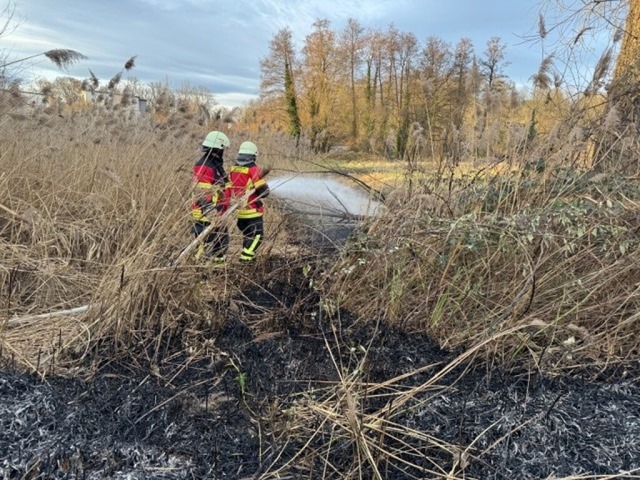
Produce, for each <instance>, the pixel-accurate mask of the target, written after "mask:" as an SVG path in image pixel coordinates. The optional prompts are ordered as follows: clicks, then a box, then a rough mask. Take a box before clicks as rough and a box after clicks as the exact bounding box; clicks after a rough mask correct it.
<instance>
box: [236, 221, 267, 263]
mask: <svg viewBox="0 0 640 480" xmlns="http://www.w3.org/2000/svg"><path fill="white" fill-rule="evenodd" d="M237 225H238V228H239V229H240V231H241V232H242V252H241V253H240V260H243V261H251V260H253V259H254V258H255V256H256V250H257V249H258V247H259V246H260V244H261V243H262V238H263V236H264V222H263V220H262V217H255V218H239V219H238V223H237Z"/></svg>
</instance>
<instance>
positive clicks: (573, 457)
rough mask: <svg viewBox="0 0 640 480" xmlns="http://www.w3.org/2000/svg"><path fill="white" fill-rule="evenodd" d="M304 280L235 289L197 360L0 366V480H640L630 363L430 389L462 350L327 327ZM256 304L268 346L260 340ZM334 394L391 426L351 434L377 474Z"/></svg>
mask: <svg viewBox="0 0 640 480" xmlns="http://www.w3.org/2000/svg"><path fill="white" fill-rule="evenodd" d="M301 270H302V269H300V272H298V277H297V278H287V279H275V280H273V281H271V282H270V283H269V288H268V289H267V290H268V291H266V292H259V293H255V292H254V293H252V292H250V291H247V292H245V295H244V296H243V301H244V305H245V307H243V308H242V309H241V310H240V311H239V312H236V314H234V315H233V316H231V318H229V319H228V320H227V322H226V323H225V325H224V326H222V327H221V328H220V329H219V330H216V331H215V332H213V331H212V332H211V333H210V338H209V340H210V342H209V343H208V345H209V347H207V348H206V349H205V350H203V351H201V352H200V353H199V354H198V355H192V354H189V352H188V351H186V350H184V349H183V350H182V351H181V350H180V349H176V351H170V350H169V351H167V354H166V356H165V358H164V360H163V361H162V362H161V363H160V364H159V365H148V366H147V367H145V368H141V367H140V366H139V365H140V364H139V363H138V364H137V366H136V368H133V367H131V365H132V363H131V362H127V361H120V362H110V363H105V364H104V365H103V368H101V369H100V370H99V371H98V372H97V373H96V375H95V376H93V377H92V378H91V379H87V380H83V379H80V378H70V377H65V376H53V375H49V376H46V377H45V378H42V377H40V376H37V375H31V374H27V373H24V372H20V371H17V370H16V369H15V368H14V365H13V364H12V362H11V359H8V358H6V357H1V356H0V478H3V479H13V478H24V479H31V478H41V479H58V478H60V479H61V478H78V479H79V478H86V479H102V478H110V479H187V478H188V479H219V478H229V479H248V478H253V479H258V478H283V479H284V478H290V479H294V478H295V479H298V478H314V479H315V478H327V479H343V478H366V479H368V478H376V477H375V476H374V468H375V469H377V470H378V472H380V475H381V477H382V478H385V479H405V478H446V475H447V473H448V472H454V474H455V476H452V477H450V478H467V479H472V478H475V479H510V480H511V479H516V478H517V479H540V478H559V477H568V476H579V475H585V476H589V475H591V476H594V475H610V476H609V477H607V478H640V375H639V372H640V364H638V365H635V368H631V369H629V368H627V369H626V370H625V371H622V370H611V371H607V372H600V373H599V375H595V374H594V372H589V371H584V372H581V374H575V375H572V376H563V377H560V376H557V377H553V378H551V377H545V376H542V375H539V374H537V373H535V372H526V371H519V370H518V369H515V368H514V369H511V370H509V371H504V370H500V369H495V368H492V369H487V367H486V366H483V365H484V364H477V365H474V364H467V365H464V366H459V367H457V368H455V369H453V370H452V371H451V372H450V373H448V374H447V375H444V376H443V377H442V378H441V379H440V380H438V381H437V382H435V383H434V384H433V385H431V386H429V388H427V387H426V386H427V385H428V384H429V382H430V381H431V379H433V378H434V377H435V376H436V375H437V374H438V373H439V372H440V371H442V369H443V368H445V367H446V365H448V364H449V362H450V361H451V360H453V359H454V358H455V357H456V356H457V354H458V353H460V352H450V351H445V350H442V349H440V348H439V347H438V346H437V345H436V344H434V343H433V342H432V341H431V340H430V339H429V338H428V337H426V336H424V335H420V334H417V333H412V332H407V331H403V330H398V329H394V328H391V327H389V326H386V325H384V324H382V323H379V324H376V323H375V322H371V323H369V324H366V325H365V324H358V323H354V322H352V321H350V319H349V317H348V316H347V315H344V316H341V317H340V324H339V325H337V324H336V323H332V321H330V320H328V319H327V318H325V317H324V316H323V315H322V310H321V309H319V308H318V304H317V301H318V299H317V298H314V296H313V292H312V291H311V290H310V289H308V288H307V287H306V286H305V285H306V284H308V281H306V280H305V277H304V276H303V275H302V272H301ZM305 282H306V283H305ZM274 298H278V302H277V305H276V304H275V303H274V302H273V299H274ZM247 300H249V302H247ZM257 306H259V307H260V308H257ZM265 309H266V310H269V309H271V310H272V311H273V325H272V328H270V329H269V331H270V332H271V333H270V334H268V335H265V334H264V333H258V332H257V330H256V328H255V324H256V321H257V320H256V319H257V318H264V312H265ZM212 310H214V309H212ZM336 321H337V320H333V322H336ZM184 328H185V331H186V329H187V325H185V326H184ZM631 367H634V366H633V365H632V366H631ZM345 382H351V383H350V384H349V385H350V387H349V388H351V392H352V396H353V397H354V398H355V400H352V401H353V403H354V404H355V408H354V410H355V411H357V412H358V413H357V415H358V416H359V418H360V419H361V421H362V419H365V418H369V419H371V418H384V417H385V412H389V413H390V415H389V416H388V418H385V420H386V421H387V422H388V423H387V425H388V427H387V428H388V431H385V432H381V431H379V430H376V429H375V428H373V427H364V426H363V425H364V423H361V424H360V426H359V427H355V429H359V430H360V433H361V434H362V437H364V438H367V439H369V441H370V447H371V448H373V447H374V446H375V447H376V448H379V450H375V453H376V458H378V459H379V461H378V462H377V463H376V464H375V467H373V466H372V464H371V463H370V462H367V461H361V462H358V459H362V456H361V455H360V452H361V451H360V450H358V444H357V442H356V440H354V437H353V436H352V435H349V432H348V431H347V430H345V429H344V428H342V427H341V425H342V426H343V425H345V424H348V423H349V421H351V420H350V417H349V413H348V412H349V409H347V408H345V409H343V410H344V411H345V412H346V413H345V414H344V418H346V420H345V419H342V420H341V417H339V416H335V415H333V416H332V413H331V412H340V411H342V410H340V408H341V407H340V405H342V403H341V402H342V401H343V400H337V399H338V398H339V397H340V396H341V395H342V393H344V391H345V388H346V387H344V386H342V387H341V385H344V384H345ZM384 382H387V384H386V385H385V384H384ZM374 387H375V391H374V389H373V388H374ZM341 392H342V393H341ZM367 392H368V393H367ZM403 392H405V393H407V395H406V397H405V398H406V403H404V404H403V405H402V406H401V407H398V408H396V407H397V405H394V404H393V402H391V400H390V399H394V401H398V399H400V398H401V397H402V393H403ZM341 398H343V399H344V398H351V397H347V396H345V395H342V397H341ZM348 403H349V402H348V401H347V404H348ZM323 408H324V409H323ZM296 412H297V413H296ZM327 412H328V413H327ZM391 412H393V413H392V414H391ZM357 421H358V420H356V422H357ZM442 443H446V444H448V445H453V446H456V448H457V450H454V451H453V452H454V453H452V450H451V448H441V447H439V446H438V445H439V444H442ZM380 452H387V454H381V453H380ZM389 452H392V453H393V455H390V454H389ZM455 452H457V454H456V453H455ZM359 474H360V475H361V476H358V475H359ZM590 478H593V477H590Z"/></svg>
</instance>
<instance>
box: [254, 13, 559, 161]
mask: <svg viewBox="0 0 640 480" xmlns="http://www.w3.org/2000/svg"><path fill="white" fill-rule="evenodd" d="M508 64H509V62H508V61H507V59H506V46H505V44H504V43H503V42H502V41H501V39H500V37H497V36H496V37H492V38H490V39H489V40H488V42H487V44H486V45H485V46H484V50H483V51H482V52H481V53H476V49H475V46H474V45H473V43H472V41H471V40H470V39H468V38H461V39H460V40H459V41H458V42H457V43H456V44H451V43H449V42H446V41H444V40H443V39H441V38H438V37H436V36H429V37H427V38H426V40H425V42H424V43H423V44H421V43H420V42H419V41H418V39H417V38H416V36H415V35H414V34H412V33H406V32H402V31H399V30H398V29H397V28H395V27H394V26H393V25H391V26H389V27H388V28H387V29H386V31H381V30H375V29H365V28H364V27H363V26H362V25H361V24H360V23H359V22H358V21H357V20H355V19H349V20H348V21H347V22H346V25H345V27H344V28H343V29H342V30H340V31H335V30H333V29H332V28H331V24H330V22H329V21H328V20H317V21H316V22H315V23H314V24H313V29H312V31H311V33H310V34H309V35H307V36H306V38H305V40H304V45H303V47H302V48H301V49H300V50H297V49H296V47H295V45H294V43H293V33H292V31H291V30H290V29H289V28H283V29H281V30H279V31H278V32H277V33H276V34H275V35H274V36H273V38H272V39H271V41H270V43H269V53H268V55H267V56H266V57H265V58H263V59H262V60H261V62H260V67H261V83H260V96H259V98H258V99H257V100H256V101H254V102H252V103H250V105H249V106H248V112H247V113H248V117H249V118H253V119H254V121H255V122H256V127H258V126H259V127H261V128H264V127H269V128H273V129H276V130H281V131H286V132H288V133H290V134H291V135H293V136H294V137H297V138H299V139H304V140H305V141H306V142H308V143H309V145H310V146H311V148H313V149H314V150H316V151H327V150H329V149H330V148H331V147H333V146H336V145H346V146H349V147H352V148H356V149H358V150H363V151H377V152H383V153H384V154H386V155H387V156H389V157H404V156H405V155H407V154H411V153H412V152H413V151H414V150H415V149H419V148H430V149H433V150H434V152H432V153H440V154H445V155H446V156H451V157H459V156H460V155H461V154H462V150H463V149H464V148H465V143H468V140H469V138H471V136H472V137H473V138H475V139H476V140H477V141H476V142H475V143H476V144H477V146H478V148H480V145H481V144H482V143H484V144H486V145H489V144H490V143H492V142H489V141H488V138H486V137H489V136H491V137H496V136H501V135H504V131H502V132H501V131H500V129H501V128H505V127H504V126H503V127H498V126H497V125H498V124H499V123H501V122H502V120H504V119H505V116H506V115H511V114H512V112H513V109H514V108H515V107H517V106H519V105H521V104H522V102H523V100H524V98H523V95H522V93H519V91H518V89H517V88H516V85H515V83H514V82H513V81H511V80H510V79H509V78H508V77H507V76H506V75H505V67H506V66H507V65H508ZM546 89H547V90H548V89H549V86H548V85H547V86H546ZM529 114H530V113H529ZM527 123H528V121H527V119H524V120H523V121H521V122H520V124H521V126H522V131H523V132H525V133H526V132H527V131H528V130H527V128H528V127H527ZM496 129H497V130H496ZM483 138H484V140H483ZM481 140H483V141H481ZM485 153H486V152H485Z"/></svg>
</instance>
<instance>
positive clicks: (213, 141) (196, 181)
mask: <svg viewBox="0 0 640 480" xmlns="http://www.w3.org/2000/svg"><path fill="white" fill-rule="evenodd" d="M228 146H229V139H228V138H227V136H226V135H225V134H224V133H222V132H218V131H213V132H209V133H208V134H207V136H206V137H205V139H204V141H203V142H202V147H201V150H202V156H201V157H200V159H199V160H198V161H197V162H196V163H195V165H194V166H193V179H192V188H193V190H192V191H193V203H192V205H191V220H192V226H191V231H192V232H193V234H194V235H195V236H196V237H198V236H199V235H200V234H201V233H202V232H203V231H204V230H205V229H206V228H207V227H209V226H210V225H211V223H212V222H215V221H216V217H217V216H220V215H222V213H224V209H225V202H224V189H225V184H226V182H227V178H228V177H227V174H226V172H225V171H224V166H223V161H224V160H223V155H224V149H225V148H227V147H228ZM228 248H229V230H228V228H227V226H226V225H225V224H223V223H222V222H221V223H220V226H216V227H213V228H212V229H210V231H209V232H208V234H207V237H206V238H204V239H203V241H202V243H201V244H200V247H199V248H198V251H197V253H196V257H197V258H200V257H203V256H204V257H205V258H211V259H213V261H215V262H224V260H225V257H226V254H227V249H228Z"/></svg>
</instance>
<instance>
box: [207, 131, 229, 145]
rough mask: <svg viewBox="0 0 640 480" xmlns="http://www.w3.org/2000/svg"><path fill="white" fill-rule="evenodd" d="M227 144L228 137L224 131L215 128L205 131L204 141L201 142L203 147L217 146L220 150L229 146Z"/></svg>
mask: <svg viewBox="0 0 640 480" xmlns="http://www.w3.org/2000/svg"><path fill="white" fill-rule="evenodd" d="M229 144H230V142H229V138H227V136H226V135H225V134H224V133H222V132H218V131H217V130H214V131H213V132H209V133H207V136H206V137H205V139H204V142H202V146H203V147H204V148H218V149H220V150H224V149H225V148H227V147H228V146H229Z"/></svg>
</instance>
